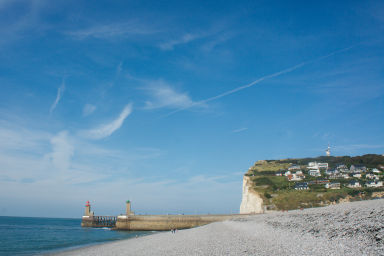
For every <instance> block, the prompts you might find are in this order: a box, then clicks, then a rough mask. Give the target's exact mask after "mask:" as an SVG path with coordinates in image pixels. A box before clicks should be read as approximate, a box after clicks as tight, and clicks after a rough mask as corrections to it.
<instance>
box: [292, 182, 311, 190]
mask: <svg viewBox="0 0 384 256" xmlns="http://www.w3.org/2000/svg"><path fill="white" fill-rule="evenodd" d="M295 189H296V190H307V189H309V187H308V183H307V182H299V183H296V184H295Z"/></svg>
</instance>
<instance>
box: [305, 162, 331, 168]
mask: <svg viewBox="0 0 384 256" xmlns="http://www.w3.org/2000/svg"><path fill="white" fill-rule="evenodd" d="M307 169H328V163H318V162H309V163H308V166H307Z"/></svg>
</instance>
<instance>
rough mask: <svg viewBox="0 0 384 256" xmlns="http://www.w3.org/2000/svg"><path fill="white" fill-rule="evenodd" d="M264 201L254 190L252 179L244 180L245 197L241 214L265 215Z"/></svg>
mask: <svg viewBox="0 0 384 256" xmlns="http://www.w3.org/2000/svg"><path fill="white" fill-rule="evenodd" d="M263 208H264V207H263V199H262V198H261V197H260V195H259V194H258V193H257V192H256V191H254V190H253V189H252V181H251V180H250V177H248V176H244V178H243V196H242V200H241V205H240V213H242V214H245V213H263V212H264V209H263Z"/></svg>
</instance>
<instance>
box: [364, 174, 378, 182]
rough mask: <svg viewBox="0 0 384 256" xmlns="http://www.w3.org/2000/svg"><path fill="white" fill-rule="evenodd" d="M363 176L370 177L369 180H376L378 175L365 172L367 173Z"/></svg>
mask: <svg viewBox="0 0 384 256" xmlns="http://www.w3.org/2000/svg"><path fill="white" fill-rule="evenodd" d="M365 178H367V179H371V180H378V179H379V176H377V175H375V174H373V173H367V175H365Z"/></svg>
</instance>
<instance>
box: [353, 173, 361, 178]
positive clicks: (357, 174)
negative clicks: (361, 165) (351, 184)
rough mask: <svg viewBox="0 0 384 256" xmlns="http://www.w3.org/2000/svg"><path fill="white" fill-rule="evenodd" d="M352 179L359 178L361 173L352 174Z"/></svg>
mask: <svg viewBox="0 0 384 256" xmlns="http://www.w3.org/2000/svg"><path fill="white" fill-rule="evenodd" d="M352 177H354V178H361V173H354V174H352Z"/></svg>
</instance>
